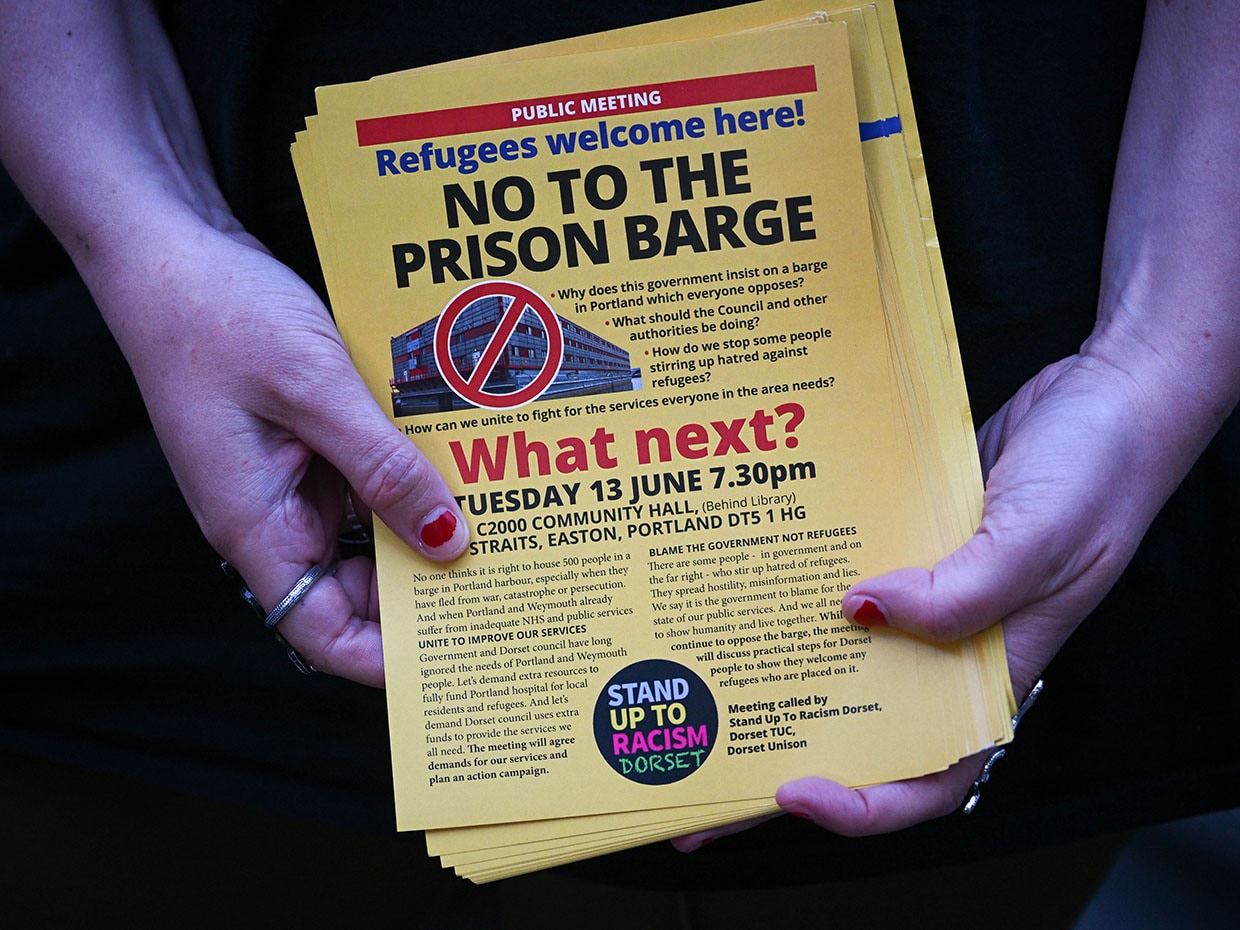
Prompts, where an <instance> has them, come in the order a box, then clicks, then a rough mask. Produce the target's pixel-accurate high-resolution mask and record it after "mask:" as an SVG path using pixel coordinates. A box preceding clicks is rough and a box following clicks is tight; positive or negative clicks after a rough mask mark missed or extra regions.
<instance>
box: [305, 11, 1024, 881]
mask: <svg viewBox="0 0 1240 930" xmlns="http://www.w3.org/2000/svg"><path fill="white" fill-rule="evenodd" d="M317 102H318V114H317V115H315V116H312V117H310V118H309V119H308V120H307V128H306V130H305V132H303V133H300V134H299V137H298V139H297V141H296V143H295V145H294V161H295V163H296V165H297V170H298V174H299V177H300V180H301V186H302V190H303V194H304V197H305V201H306V206H307V210H308V213H309V216H310V219H311V223H312V225H313V227H314V232H315V236H316V240H317V244H318V248H319V252H320V258H321V261H322V264H323V268H324V272H325V275H326V280H327V283H328V288H329V291H330V296H331V302H332V307H333V310H334V312H335V314H336V318H337V321H338V323H339V326H340V330H341V333H342V334H343V336H344V338H345V340H346V342H347V344H348V345H349V348H350V351H351V352H352V353H353V356H354V358H355V360H356V362H357V365H358V368H359V370H360V371H361V372H362V374H363V376H364V377H365V378H366V380H367V382H368V384H369V385H370V387H371V389H372V390H373V392H374V395H375V398H376V400H377V401H378V402H379V404H380V405H381V406H382V407H383V408H384V409H385V410H386V411H388V412H389V413H390V414H391V416H392V418H393V422H394V423H396V425H397V426H398V427H399V428H401V429H403V430H404V431H405V432H406V433H407V434H408V435H409V436H410V438H411V440H412V441H414V442H416V443H417V444H418V446H419V447H420V448H421V449H422V450H423V451H424V452H425V453H426V455H427V456H428V457H429V458H430V459H431V460H432V461H433V462H434V463H435V465H436V466H437V467H438V468H439V469H440V471H441V472H442V473H443V474H444V476H445V477H446V478H447V479H448V482H449V484H450V485H451V486H452V487H453V488H454V489H455V491H456V493H457V494H458V495H459V497H458V499H459V500H460V501H461V505H462V508H463V510H464V512H465V514H466V516H467V518H468V519H469V521H470V524H471V529H472V533H473V542H472V543H471V544H470V550H469V553H468V554H467V555H466V556H464V557H463V558H461V559H460V560H459V561H457V562H456V563H454V564H452V565H449V566H437V565H432V564H429V563H427V562H425V561H423V560H421V559H420V558H419V557H418V556H417V555H416V554H414V553H412V552H410V551H409V550H408V549H406V548H405V547H404V546H403V545H402V544H401V543H400V542H399V541H398V540H396V539H395V537H394V536H393V535H392V534H390V533H389V532H387V531H386V530H385V529H384V528H383V527H379V528H378V540H377V543H378V545H377V557H378V560H379V573H380V574H379V578H380V598H381V603H382V612H383V630H384V649H385V660H386V667H387V689H388V705H389V715H390V727H391V739H392V754H393V765H394V778H395V794H396V809H397V820H398V826H399V827H400V828H401V829H421V830H425V831H426V838H427V845H428V848H429V850H430V853H431V854H432V855H436V856H440V857H441V858H442V861H443V864H444V865H445V866H450V867H454V868H455V869H456V870H457V872H459V873H460V874H462V875H465V876H467V877H469V878H471V879H473V880H475V881H487V880H491V879H496V878H502V877H504V876H508V875H513V874H518V873H521V872H526V871H530V870H533V869H539V868H545V867H548V866H552V865H556V864H560V863H563V862H567V861H571V860H575V859H581V858H585V857H588V856H594V855H598V854H601V853H605V852H610V851H613V850H618V849H623V848H627V847H631V846H635V845H638V844H642V843H647V842H650V841H653V840H656V839H660V838H667V837H672V836H677V835H681V834H684V833H687V832H691V831H695V830H698V829H703V828H706V827H710V826H714V825H719V824H723V823H727V822H731V821H735V820H738V819H742V818H746V817H750V816H755V815H759V814H763V813H768V812H772V811H774V810H776V807H775V804H774V801H773V795H774V793H775V789H776V788H777V787H778V786H779V785H780V784H782V783H783V782H785V781H787V780H790V779H792V778H796V777H800V776H804V775H821V776H825V777H828V778H831V779H834V780H836V781H840V782H843V783H845V784H848V785H852V786H860V785H866V784H873V783H877V782H884V781H891V780H896V779H904V778H909V777H914V776H918V775H921V774H924V773H927V772H933V771H938V770H942V769H943V768H945V767H947V766H948V765H950V764H951V763H952V762H954V761H956V760H957V759H959V758H961V757H963V756H965V755H968V754H971V753H974V752H977V751H978V750H981V749H983V748H985V747H988V746H992V745H996V744H1000V743H1003V742H1006V741H1007V740H1008V739H1009V738H1010V736H1011V723H1010V721H1011V715H1012V712H1013V710H1014V702H1013V699H1012V693H1011V687H1010V684H1009V682H1008V677H1007V668H1006V661H1005V657H1004V649H1003V641H1002V635H1001V633H1000V632H999V631H998V630H997V629H996V630H993V631H991V632H990V633H988V634H985V635H982V636H980V637H977V638H975V639H974V640H971V641H968V642H964V643H962V644H959V645H957V646H953V647H939V646H932V645H929V644H926V643H922V642H919V641H916V640H914V639H913V638H910V637H908V636H905V635H901V634H898V633H895V632H893V631H890V630H886V629H876V630H874V631H870V630H868V629H863V628H861V627H857V626H854V625H852V624H851V623H849V622H848V621H847V620H845V619H843V617H842V615H841V613H840V598H841V596H842V594H843V592H845V591H846V590H847V589H848V588H849V586H850V585H851V584H852V583H854V582H855V581H856V580H859V579H861V578H863V577H866V576H872V575H875V574H879V573H882V572H885V571H888V570H890V569H893V568H898V567H905V566H922V567H930V566H931V565H933V564H934V562H935V561H936V560H938V559H939V558H941V557H942V556H944V555H945V554H947V553H949V552H951V551H952V550H953V549H955V548H956V547H958V546H959V545H960V544H961V543H962V542H963V541H964V540H965V539H967V538H968V536H969V534H970V533H971V532H972V531H973V529H974V527H975V526H976V523H977V520H978V518H979V516H980V506H981V481H980V475H979V470H978V462H977V453H976V448H975V444H974V440H973V435H972V425H971V421H970V415H969V410H968V401H967V398H966V395H965V390H964V384H963V377H962V374H961V371H960V366H959V359H958V357H957V352H956V342H955V334H954V330H953V326H952V320H951V312H950V308H949V305H948V301H947V294H946V290H945V287H944V279H943V273H942V268H941V264H940V261H939V256H938V252H937V250H936V248H935V234H934V228H933V222H932V220H931V211H930V203H929V197H928V193H927V189H926V185H925V180H924V176H923V173H922V170H921V162H920V148H919V143H918V138H917V133H916V125H915V123H914V120H913V111H912V105H911V101H910V97H909V90H908V86H907V79H906V76H905V70H904V65H903V57H902V52H901V49H900V43H899V35H898V33H897V30H896V24H895V17H894V12H893V10H892V7H891V4H890V2H889V0H882V2H880V3H877V4H867V5H863V6H860V7H855V8H854V7H850V8H847V9H842V10H839V11H835V12H831V13H824V12H818V11H815V9H814V8H813V7H811V6H807V5H805V4H804V3H802V2H800V0H768V2H763V3H756V4H752V5H748V6H742V7H737V8H732V9H729V10H726V11H721V12H718V13H710V14H704V15H700V16H693V17H687V18H683V19H677V20H671V21H667V22H661V23H654V24H650V25H647V26H639V27H635V28H632V29H625V30H620V31H617V32H612V33H606V34H601V35H594V36H588V37H583V38H581V39H576V40H570V41H565V42H558V43H552V44H550V45H545V46H538V47H534V48H527V49H519V50H515V51H512V52H508V53H503V54H499V55H492V56H487V57H484V58H479V59H472V60H469V61H462V62H453V63H451V64H446V65H440V66H436V67H432V68H423V69H418V70H416V71H411V72H407V73H402V74H398V75H386V76H384V77H383V78H382V79H376V80H372V81H368V82H364V83H359V84H350V85H343V86H335V87H325V88H322V89H320V91H319V94H318V101H317ZM858 127H860V133H859V132H858Z"/></svg>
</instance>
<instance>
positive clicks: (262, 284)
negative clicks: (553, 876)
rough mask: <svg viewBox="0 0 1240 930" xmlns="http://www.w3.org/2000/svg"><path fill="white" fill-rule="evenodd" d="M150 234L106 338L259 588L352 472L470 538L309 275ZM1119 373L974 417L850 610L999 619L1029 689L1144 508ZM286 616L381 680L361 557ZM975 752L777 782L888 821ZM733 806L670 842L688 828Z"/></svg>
mask: <svg viewBox="0 0 1240 930" xmlns="http://www.w3.org/2000/svg"><path fill="white" fill-rule="evenodd" d="M159 241H160V242H161V243H165V244H164V245H163V246H161V249H160V250H159V251H158V253H157V254H158V255H159V258H160V261H159V263H156V262H155V260H154V255H155V254H156V253H155V252H153V253H152V260H151V262H149V263H147V264H145V265H143V264H141V263H140V264H139V267H142V268H145V269H148V270H147V271H146V272H145V273H144V276H136V277H135V275H134V274H133V269H134V265H133V264H132V256H133V252H134V248H133V243H132V242H131V243H130V246H129V252H128V257H127V259H128V260H127V262H126V265H125V268H124V271H123V273H121V271H120V270H119V269H118V272H117V273H116V274H115V275H111V276H109V275H108V274H106V273H105V274H103V275H102V277H101V280H100V281H99V282H97V286H96V288H95V289H96V293H97V295H98V296H99V298H100V300H101V303H104V304H105V305H106V303H107V302H109V301H118V302H122V303H124V304H125V305H126V307H127V309H128V310H130V311H133V310H134V309H135V307H134V304H135V303H139V304H147V305H148V306H145V307H138V308H136V309H137V310H138V311H139V312H129V313H127V314H126V318H127V319H137V320H152V319H154V320H159V321H160V323H159V332H158V335H157V334H155V333H153V332H142V331H136V332H135V331H130V330H127V329H121V330H120V331H119V332H118V338H119V339H120V341H121V343H122V345H123V346H126V347H127V349H128V354H129V357H130V361H131V363H132V364H133V367H134V371H135V374H136V376H137V378H138V381H139V384H140V386H141V388H142V390H143V392H144V395H145V397H146V401H147V404H148V406H149V409H150V412H151V417H152V421H153V423H154V425H155V428H156V431H157V433H158V435H159V436H160V438H161V442H162V443H163V446H164V449H165V452H166V454H167V456H168V459H169V461H170V463H171V464H172V467H173V470H174V472H175V474H176V476H177V479H178V481H179V482H180V485H181V488H182V490H183V492H184V494H185V496H186V499H187V500H188V501H189V504H190V506H191V508H192V510H193V512H194V514H195V515H196V517H197V519H198V521H199V523H200V525H201V526H202V528H203V530H204V532H205V534H206V536H207V538H208V539H209V540H210V542H211V543H212V544H213V545H214V546H215V547H216V549H217V551H219V552H221V553H222V554H224V555H225V556H226V557H227V558H228V559H229V560H230V561H231V562H232V563H233V564H234V565H235V566H236V567H237V568H238V570H239V571H240V572H241V574H242V575H243V576H244V577H245V578H246V579H247V581H248V583H249V585H250V587H251V589H252V590H253V591H254V593H255V594H256V596H257V597H258V599H259V601H260V603H262V604H263V605H264V606H265V607H268V608H270V607H271V606H273V605H274V604H275V603H276V602H277V601H278V600H279V599H280V598H281V597H282V596H283V595H284V594H285V592H287V590H288V589H289V588H290V587H291V586H292V584H293V582H295V581H296V580H297V579H298V578H299V577H300V576H301V575H302V573H303V572H305V570H306V569H307V568H309V567H310V566H311V565H313V564H319V563H324V562H329V561H331V559H332V557H333V553H334V550H335V545H336V537H337V535H338V532H339V530H340V527H341V521H342V518H343V515H344V513H345V497H344V496H345V493H346V492H347V491H350V489H351V491H350V493H351V495H352V496H353V499H354V500H355V501H356V502H357V503H358V504H359V505H361V506H364V507H365V508H368V509H370V510H373V511H374V513H376V514H378V515H379V516H380V517H381V518H382V519H383V520H384V522H385V523H386V524H387V525H388V526H389V527H391V528H392V529H393V530H394V531H395V532H396V533H397V535H399V536H400V537H401V538H402V539H403V540H404V541H405V542H406V543H407V544H409V545H411V546H413V547H414V548H416V549H417V550H418V551H420V552H422V553H423V554H424V555H426V556H427V557H428V558H431V559H434V560H444V561H446V560H451V559H453V558H455V557H457V556H458V555H460V553H461V552H462V551H463V549H464V548H465V546H466V545H467V541H468V529H467V527H466V525H465V521H464V519H463V517H461V514H460V512H459V510H458V509H457V507H456V503H455V501H454V500H453V498H452V495H451V492H450V491H449V490H448V488H447V486H446V485H445V483H444V482H443V480H442V479H441V478H440V476H439V475H438V474H437V473H436V472H435V471H434V469H433V468H431V467H430V466H429V465H428V463H427V462H426V460H425V459H424V458H422V456H421V455H420V454H419V453H418V451H417V450H416V448H415V447H414V446H413V444H412V443H410V442H409V441H408V439H407V438H406V437H405V436H403V435H402V434H401V433H400V432H399V431H398V430H396V429H395V428H394V427H393V426H392V425H391V423H390V421H389V420H388V418H387V417H386V416H385V415H384V413H383V412H382V411H381V410H380V409H379V407H378V405H377V404H376V403H375V401H374V400H373V398H372V397H371V395H370V393H369V391H368V390H367V389H366V387H365V385H364V384H363V383H362V381H361V379H360V378H359V376H358V375H357V373H356V370H355V369H354V367H353V364H352V362H351V360H350V359H349V357H348V355H347V353H346V352H345V349H344V346H343V345H342V343H341V341H340V338H339V336H338V334H337V332H336V329H335V327H334V324H333V323H332V321H331V318H330V316H329V315H328V313H327V311H326V310H325V308H324V307H323V306H322V304H321V303H320V302H319V300H318V298H317V297H316V296H315V295H314V293H313V292H312V291H311V290H310V289H309V288H308V287H307V286H306V285H305V284H304V282H302V281H301V280H300V279H299V278H297V277H296V276H295V275H294V274H293V273H292V272H291V271H289V270H288V269H287V268H285V267H284V266H283V265H281V264H280V263H279V262H277V261H276V260H274V259H273V258H272V257H271V256H270V255H269V254H267V253H266V252H265V251H264V250H263V249H262V248H261V246H259V244H258V243H257V242H255V241H254V240H253V239H251V238H250V237H248V236H247V235H245V234H244V233H241V232H239V231H231V232H220V231H217V230H215V229H206V228H202V229H200V230H199V234H198V235H197V236H196V237H194V238H192V239H190V240H188V241H187V240H185V239H184V237H181V238H179V239H178V240H177V241H178V242H186V244H185V245H179V246H176V247H174V248H173V254H172V256H171V257H169V256H168V247H167V245H166V243H167V241H168V240H167V239H166V237H160V240H159ZM105 264H106V263H105ZM222 269H227V271H226V272H224V271H222ZM156 304H158V306H155V305H156ZM105 313H107V307H106V306H105ZM1129 391H1130V382H1129V381H1128V380H1127V379H1126V378H1125V377H1124V375H1123V373H1122V372H1119V371H1117V370H1115V369H1112V368H1110V367H1108V366H1107V365H1105V364H1102V363H1099V362H1097V361H1096V360H1094V359H1092V358H1088V357H1073V358H1070V359H1067V360H1064V361H1062V362H1060V363H1057V364H1056V365H1053V366H1051V367H1050V368H1048V369H1046V370H1045V371H1044V372H1042V373H1041V374H1040V375H1039V376H1038V377H1037V378H1035V379H1034V380H1033V381H1031V382H1030V383H1029V384H1027V385H1026V386H1025V387H1024V388H1022V389H1021V391H1020V392H1019V393H1018V394H1017V395H1016V397H1015V398H1013V400H1012V401H1011V402H1009V404H1008V405H1007V406H1006V407H1004V409H1003V410H1002V411H1000V412H999V413H998V414H997V415H996V416H995V417H994V418H993V419H992V420H991V421H990V422H989V423H987V424H986V426H985V427H984V428H983V429H982V431H981V433H980V443H981V450H982V455H983V468H984V471H985V472H986V473H988V487H987V494H986V505H985V512H984V516H983V519H982V523H981V526H980V527H979V529H978V532H977V534H976V535H975V536H974V537H973V538H972V539H971V540H970V541H969V542H968V543H967V544H966V545H965V546H964V547H962V548H961V549H960V550H958V551H957V552H955V553H953V554H952V555H950V556H948V557H947V558H946V559H944V560H943V561H942V562H940V563H939V564H938V565H937V566H935V568H934V570H933V571H930V572H927V571H923V570H916V569H904V570H899V571H895V572H892V573H890V574H887V575H884V576H882V577H879V578H874V579H870V580H867V581H864V582H861V583H859V584H858V585H856V586H854V588H853V589H852V590H851V591H850V592H849V594H848V595H847V596H846V597H845V598H844V603H843V608H844V612H845V613H846V614H847V615H849V616H852V617H856V615H857V611H858V608H859V607H860V606H861V605H862V604H863V603H866V602H869V603H870V604H871V605H877V607H878V609H879V610H880V611H881V614H882V615H883V618H884V619H885V622H887V623H889V624H890V625H891V626H893V627H895V628H897V629H900V630H903V631H906V632H908V633H910V634H912V635H917V636H921V637H925V638H928V639H932V640H952V639H957V638H960V637H964V636H967V635H969V634H971V633H974V632H976V631H978V630H980V629H983V628H985V627H987V626H989V625H990V624H993V623H1003V624H1004V627H1005V634H1006V639H1007V645H1008V652H1009V666H1010V669H1011V672H1012V677H1013V684H1014V687H1015V689H1016V691H1017V693H1018V694H1019V695H1023V694H1024V693H1026V692H1027V691H1028V689H1029V687H1030V686H1031V685H1032V683H1033V682H1034V681H1035V680H1036V678H1037V677H1038V675H1039V674H1040V673H1041V670H1042V669H1043V668H1044V667H1045V665H1046V664H1047V662H1048V661H1049V660H1050V658H1051V656H1053V655H1054V653H1055V651H1056V650H1057V649H1058V648H1059V647H1060V646H1061V645H1062V643H1063V642H1064V640H1065V639H1066V638H1067V637H1068V636H1069V635H1070V634H1071V632H1072V630H1073V629H1074V628H1075V626H1076V625H1077V623H1079V622H1080V620H1081V618H1083V617H1084V616H1085V615H1086V614H1088V612H1089V611H1090V610H1091V609H1092V608H1093V606H1094V605H1095V604H1096V603H1097V602H1098V601H1099V600H1100V599H1101V598H1102V596H1103V595H1104V594H1105V593H1106V591H1107V590H1108V589H1109V588H1110V586H1111V585H1112V584H1113V583H1114V581H1115V579H1116V578H1117V577H1118V575H1119V572H1120V571H1121V570H1122V568H1123V566H1124V565H1125V564H1126V563H1127V561H1128V558H1129V557H1130V556H1131V552H1132V549H1133V548H1134V546H1135V542H1136V540H1138V539H1139V538H1140V536H1141V534H1142V533H1143V531H1144V527H1145V525H1146V524H1148V521H1149V519H1152V516H1153V511H1154V510H1156V505H1154V506H1151V505H1150V503H1149V502H1148V501H1146V500H1145V495H1143V489H1142V487H1141V484H1140V477H1141V474H1142V468H1143V466H1142V465H1141V464H1140V463H1141V462H1142V455H1143V453H1142V449H1143V447H1144V446H1145V445H1146V444H1145V442H1144V438H1145V437H1144V436H1143V434H1142V432H1141V430H1140V428H1139V421H1138V420H1137V418H1135V417H1134V416H1133V415H1132V411H1133V409H1134V406H1135V405H1136V404H1138V403H1139V400H1140V398H1139V397H1134V396H1130V393H1129ZM1158 503H1161V501H1158ZM445 513H447V514H450V515H451V519H453V520H455V521H456V525H455V529H454V531H453V532H452V533H451V534H450V535H449V536H447V538H446V539H444V538H442V534H441V536H440V537H439V538H438V541H439V545H428V544H427V541H426V538H425V534H424V533H423V528H424V527H425V526H426V525H427V524H428V522H430V523H433V522H435V521H438V525H439V526H440V527H441V528H442V526H443V523H444V517H443V515H444V514H445ZM872 610H873V608H872V607H871V608H869V609H868V610H864V611H862V615H863V618H864V617H865V616H871V615H872ZM862 622H864V620H862ZM280 630H281V632H282V634H283V635H284V636H285V637H286V638H287V639H288V640H289V641H290V642H291V643H292V644H293V645H294V646H295V647H296V648H297V649H298V651H299V652H300V653H301V654H302V655H303V656H304V657H305V658H306V659H307V661H309V662H310V663H311V664H312V665H314V666H315V667H316V668H317V669H319V670H320V671H323V672H327V673H331V674H336V675H341V676H344V677H346V678H350V679H353V680H356V681H359V682H362V683H365V684H368V685H373V686H379V685H381V684H382V681H383V666H382V652H381V646H380V630H379V616H378V602H377V595H376V586H375V575H374V565H373V563H372V562H371V561H370V560H369V559H364V558H355V559H349V560H347V561H345V562H343V563H341V564H340V567H339V570H338V571H337V573H336V574H335V576H334V577H331V578H324V579H322V580H320V581H319V582H318V583H317V584H316V585H315V586H314V587H313V588H312V589H311V590H310V592H309V593H308V594H307V595H306V597H305V598H304V599H303V600H302V601H301V603H300V604H299V605H298V607H297V609H296V610H294V611H293V612H292V613H290V614H289V615H288V616H287V617H286V618H285V619H284V620H282V621H281V624H280ZM981 764H982V758H981V757H972V758H970V759H966V760H963V761H962V762H960V763H958V764H957V765H955V766H953V767H952V768H951V769H949V770H948V771H946V772H943V773H938V774H935V775H931V776H927V777H924V778H919V779H916V780H912V781H908V782H902V783H897V784H889V785H880V786H876V787H871V788H865V789H861V790H857V791H853V790H849V789H846V788H844V787H842V786H840V785H837V784H834V783H832V782H828V781H825V780H823V779H815V778H810V779H802V780H800V781H795V782H791V783H789V784H787V785H785V786H783V787H782V788H781V789H780V790H779V793H778V794H777V799H778V801H779V803H780V805H781V807H783V808H784V809H785V810H787V811H791V812H793V813H796V814H799V815H802V816H805V817H808V818H810V819H812V820H814V821H815V822H817V823H818V824H820V825H822V826H823V827H826V828H828V829H831V830H833V831H835V832H839V833H843V834H849V835H860V834H868V833H879V832H887V831H890V830H896V829H900V828H902V827H905V826H909V825H911V824H914V823H917V822H919V821H922V820H925V819H929V818H931V817H934V816H938V815H942V814H946V813H949V812H950V811H952V810H954V809H955V808H957V807H958V806H959V805H960V802H961V800H962V799H963V797H964V795H965V793H966V791H967V790H968V788H969V786H970V784H971V783H972V781H973V780H974V779H975V778H976V777H977V775H978V772H979V770H980V767H981ZM743 826H746V825H736V826H734V827H731V828H724V829H722V830H716V831H711V832H709V833H704V834H697V835H695V836H692V837H686V838H684V839H682V840H679V841H677V843H678V845H679V846H680V847H681V848H683V849H692V848H695V847H696V846H698V845H700V844H701V843H702V842H704V841H705V840H706V839H708V838H713V837H714V836H717V835H719V834H721V833H724V832H732V830H734V829H740V828H741V827H743Z"/></svg>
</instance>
